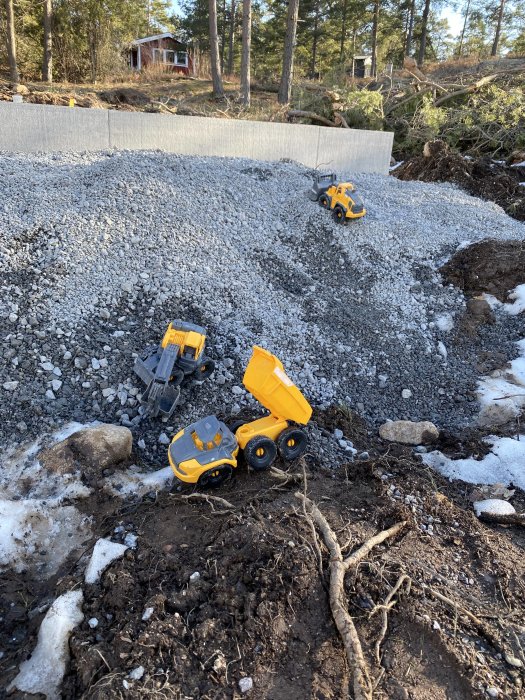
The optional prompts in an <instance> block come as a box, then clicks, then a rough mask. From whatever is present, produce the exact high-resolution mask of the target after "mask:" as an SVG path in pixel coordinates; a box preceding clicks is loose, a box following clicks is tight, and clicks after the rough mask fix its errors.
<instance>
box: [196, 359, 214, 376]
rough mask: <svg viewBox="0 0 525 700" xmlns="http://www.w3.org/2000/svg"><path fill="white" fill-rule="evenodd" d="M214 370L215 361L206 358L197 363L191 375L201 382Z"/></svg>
mask: <svg viewBox="0 0 525 700" xmlns="http://www.w3.org/2000/svg"><path fill="white" fill-rule="evenodd" d="M214 370H215V362H214V361H213V360H210V359H207V360H204V362H203V363H202V365H199V366H198V367H197V369H196V370H195V372H194V373H193V376H194V377H195V379H196V380H197V381H198V382H203V381H204V380H205V379H208V377H210V376H211V375H212V374H213V372H214Z"/></svg>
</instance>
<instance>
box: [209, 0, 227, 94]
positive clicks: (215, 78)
mask: <svg viewBox="0 0 525 700" xmlns="http://www.w3.org/2000/svg"><path fill="white" fill-rule="evenodd" d="M208 5H209V10H210V61H211V79H212V82H213V96H214V97H224V89H223V87H222V76H221V67H220V60H219V37H218V34H217V4H216V1H215V0H209V2H208Z"/></svg>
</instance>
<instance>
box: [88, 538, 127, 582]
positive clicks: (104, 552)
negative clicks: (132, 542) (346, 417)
mask: <svg viewBox="0 0 525 700" xmlns="http://www.w3.org/2000/svg"><path fill="white" fill-rule="evenodd" d="M126 549H128V548H127V546H126V545H125V544H119V543H118V542H112V541H111V540H106V539H104V538H101V539H100V540H97V542H96V544H95V546H94V547H93V553H92V554H91V559H90V560H89V564H88V565H87V568H86V575H85V581H86V583H96V582H97V581H98V580H99V578H100V576H101V575H102V573H103V572H104V571H105V570H106V569H107V567H108V566H109V565H110V564H111V562H112V561H115V559H120V557H121V556H122V555H123V554H124V552H125V551H126Z"/></svg>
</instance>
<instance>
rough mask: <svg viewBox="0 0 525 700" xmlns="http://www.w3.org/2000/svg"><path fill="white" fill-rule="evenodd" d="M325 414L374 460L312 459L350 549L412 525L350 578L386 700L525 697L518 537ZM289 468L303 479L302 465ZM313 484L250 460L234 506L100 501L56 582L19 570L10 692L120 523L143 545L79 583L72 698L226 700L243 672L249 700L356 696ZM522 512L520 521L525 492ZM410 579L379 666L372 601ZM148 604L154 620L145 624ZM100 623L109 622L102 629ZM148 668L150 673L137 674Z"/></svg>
mask: <svg viewBox="0 0 525 700" xmlns="http://www.w3.org/2000/svg"><path fill="white" fill-rule="evenodd" d="M316 420H317V422H318V424H319V425H320V426H322V427H323V428H324V429H327V430H330V431H333V430H334V429H335V428H336V427H340V428H341V429H342V430H343V432H344V433H345V436H347V437H348V438H349V439H353V440H354V443H355V445H356V447H358V448H359V449H365V448H367V449H368V450H369V453H370V459H369V460H367V461H357V462H353V463H349V464H347V465H343V466H341V467H340V468H337V469H335V470H333V469H332V468H331V465H321V464H319V463H318V462H317V461H316V460H315V459H314V458H313V457H312V458H308V457H307V458H306V460H305V474H306V477H307V484H306V489H307V493H308V496H309V497H310V498H311V499H312V500H313V501H315V502H316V503H317V504H318V506H319V508H320V509H321V511H322V512H323V513H324V515H325V516H326V518H327V519H328V521H329V522H330V524H331V526H332V528H333V529H334V531H335V533H336V534H337V536H338V538H339V541H340V543H341V545H342V546H343V547H344V553H347V552H350V551H352V550H354V549H355V548H356V547H357V546H358V545H359V544H361V543H362V542H363V541H365V540H366V539H367V538H368V537H370V536H371V535H373V534H375V533H376V532H377V531H379V530H381V529H383V528H386V527H389V526H391V525H392V524H394V523H395V522H398V521H401V520H406V521H407V526H406V528H405V529H404V531H403V532H402V533H401V534H400V535H399V536H398V537H397V538H396V539H395V540H392V541H389V542H387V543H386V544H385V545H382V546H378V547H377V548H375V549H374V550H373V552H372V554H371V555H370V556H369V557H368V558H367V559H366V560H365V562H364V563H363V564H361V566H360V567H359V569H358V570H357V572H355V573H354V574H352V575H348V576H347V579H346V583H345V595H346V598H347V602H348V609H349V611H350V614H351V615H352V616H353V618H354V620H355V623H356V625H357V629H358V632H359V634H360V637H361V641H362V643H363V647H364V650H365V654H366V657H367V660H368V662H369V664H370V669H371V672H372V675H373V677H374V678H375V679H376V680H377V690H376V695H375V696H376V697H377V698H389V699H391V700H395V699H396V698H400V699H403V698H411V699H413V700H426V699H428V700H430V699H432V700H441V699H443V700H445V698H448V699H451V698H453V699H455V700H456V699H457V700H459V699H463V698H465V699H467V698H483V697H488V695H487V689H497V690H498V692H499V697H500V698H519V697H523V691H522V683H523V681H524V680H525V677H524V668H523V665H524V664H525V657H524V655H523V647H524V646H525V627H524V626H523V619H524V613H525V576H524V574H525V563H524V560H523V546H524V545H525V538H524V535H523V532H522V531H520V530H519V529H517V528H515V527H502V526H488V525H486V524H483V523H481V522H480V521H478V520H477V518H476V517H475V516H474V515H473V512H472V505H471V501H470V499H469V495H470V494H471V493H472V490H473V487H472V486H471V485H467V484H463V483H461V482H454V483H453V484H451V483H448V482H447V481H445V480H444V479H442V478H441V477H440V476H439V475H437V474H435V473H434V472H432V471H430V470H429V469H428V468H426V467H424V466H423V465H422V464H421V463H420V462H419V461H418V460H417V458H415V457H413V456H412V453H411V450H410V449H408V448H404V447H401V446H393V445H386V444H383V443H381V441H379V440H378V439H376V438H374V437H373V436H372V435H371V434H370V433H369V432H368V431H367V428H366V425H365V424H364V423H363V422H362V420H361V419H359V418H358V417H357V416H355V415H354V414H352V413H351V412H349V411H341V410H339V409H331V410H330V411H328V412H326V413H324V414H318V415H317V416H316ZM475 443H476V437H475V436H474V435H470V436H468V435H467V436H465V438H464V440H463V441H461V440H458V439H457V438H454V439H452V438H451V437H450V436H447V435H444V436H443V437H442V439H441V442H440V445H439V446H440V447H442V448H445V447H447V448H448V451H449V452H451V453H455V454H458V455H459V454H462V453H463V452H467V451H469V452H470V451H472V449H473V448H475ZM479 451H480V452H481V451H482V447H481V446H480V450H479ZM279 466H283V465H282V464H281V465H279ZM292 469H294V470H295V471H296V472H298V473H302V467H301V465H300V464H295V465H293V467H292ZM303 489H304V483H303V481H302V479H301V481H300V482H299V483H294V482H292V481H290V482H288V483H285V484H282V483H281V482H280V481H277V480H275V479H274V478H272V477H271V476H270V475H269V474H268V473H265V474H250V473H248V472H247V470H246V468H245V467H244V466H240V468H239V470H238V472H237V473H236V474H235V476H234V478H233V480H232V481H231V482H229V483H228V484H226V485H224V486H223V487H222V488H221V489H219V490H216V491H213V492H210V493H211V495H213V496H219V497H222V498H224V499H227V501H229V502H230V503H231V504H232V506H233V509H231V510H224V509H223V507H222V505H220V504H218V503H216V502H213V501H211V502H210V503H207V502H203V501H199V502H195V503H193V502H189V501H188V500H187V499H185V498H184V496H186V495H189V493H191V490H190V491H182V492H179V491H176V490H174V491H172V492H171V493H166V492H163V493H156V494H153V493H152V494H149V495H148V496H146V497H145V498H143V499H141V500H140V501H136V502H134V501H133V500H131V501H127V502H123V501H121V500H118V499H113V498H109V497H107V496H104V495H101V494H100V493H99V494H98V495H95V496H93V497H91V499H90V500H88V501H86V502H84V506H83V508H84V509H85V510H86V512H89V513H94V514H95V518H96V523H97V524H96V528H95V530H96V534H95V536H94V538H93V540H92V541H91V542H88V543H86V550H85V553H84V557H83V558H80V559H79V556H78V553H77V554H76V555H75V557H73V558H72V559H70V560H69V561H68V562H67V563H66V565H65V566H64V567H63V568H62V570H61V571H60V572H59V575H58V576H56V577H54V578H53V579H51V580H49V581H47V582H42V581H38V580H31V578H30V577H29V576H27V575H23V576H22V575H20V576H18V575H14V574H12V575H7V576H4V577H3V579H2V583H1V612H0V615H1V616H2V617H3V623H2V626H1V630H0V647H1V648H2V649H4V650H5V655H4V657H3V658H2V659H1V660H0V665H1V666H0V669H1V670H0V674H1V675H0V686H1V687H5V686H6V685H7V683H8V682H9V681H10V680H11V679H12V678H13V677H14V675H15V674H16V669H17V666H18V665H19V663H20V662H21V661H23V660H24V659H25V658H27V657H28V655H29V654H30V652H31V650H32V648H33V647H34V644H35V635H36V633H37V631H38V627H39V624H40V622H41V620H42V618H43V615H44V614H45V610H46V604H47V605H48V604H49V603H50V602H51V601H52V599H53V598H54V597H55V596H56V595H58V594H59V593H61V592H65V591H66V590H69V589H71V588H72V587H73V586H75V585H79V582H80V581H81V580H82V575H83V571H84V568H85V563H86V557H87V555H88V554H89V553H90V550H91V548H92V546H93V544H94V542H95V539H96V537H98V536H109V535H111V536H112V537H113V539H118V538H119V536H123V535H119V534H118V530H117V533H116V532H115V528H119V527H120V528H121V526H123V527H124V530H125V531H126V532H134V533H135V534H137V535H138V542H137V548H136V549H135V550H128V552H127V553H126V556H125V557H124V558H123V559H122V560H120V561H117V562H115V563H114V564H113V565H112V566H110V567H109V569H108V570H107V571H106V572H105V574H104V575H103V576H102V579H101V582H100V583H99V584H95V585H91V586H85V587H84V591H85V600H84V606H83V610H84V615H85V619H84V622H83V623H81V624H80V625H79V627H77V629H76V630H75V631H74V633H73V635H72V637H71V640H70V647H71V652H72V661H71V664H70V666H69V668H68V671H67V674H66V677H65V680H64V684H63V697H64V698H90V699H95V698H96V699H97V700H102V699H106V698H108V699H109V698H119V697H122V698H124V697H126V698H145V697H153V696H155V697H162V698H203V699H209V700H212V699H213V700H219V699H221V700H222V699H223V698H224V699H226V698H228V699H231V698H238V697H240V696H241V693H240V690H239V686H238V682H239V680H240V679H241V678H243V677H244V676H249V677H251V678H252V679H253V690H251V691H250V692H249V693H248V694H247V696H248V697H257V698H265V699H268V700H294V699H297V700H304V699H305V698H316V699H319V700H321V699H323V700H331V699H333V700H335V699H339V698H343V697H347V696H348V687H349V681H350V674H349V669H348V666H347V662H346V660H345V655H344V650H343V647H342V644H341V641H340V639H339V636H338V633H337V631H336V628H335V626H334V623H333V621H332V617H331V613H330V608H329V604H328V589H327V587H328V574H327V565H328V557H327V551H326V549H325V547H324V546H323V544H322V543H320V547H321V550H322V558H323V561H322V564H320V562H319V561H318V558H317V554H316V544H315V542H314V539H313V535H312V530H311V527H310V525H309V524H308V523H307V521H306V520H305V517H304V513H303V511H302V508H301V505H300V502H299V500H298V499H297V497H296V496H295V495H294V494H295V492H296V491H297V490H301V491H302V490H303ZM514 505H515V506H516V508H517V510H523V509H525V497H524V495H523V494H518V495H517V496H516V497H515V498H514ZM195 572H198V573H199V577H198V580H196V581H193V582H192V581H190V576H191V575H192V574H194V573H195ZM401 574H406V575H407V576H408V577H409V578H410V580H411V581H412V584H411V585H408V582H405V583H404V584H403V586H402V587H401V592H400V594H399V596H395V598H394V600H395V601H396V602H395V605H394V606H393V607H392V609H391V611H390V612H389V615H388V631H387V633H386V636H385V641H384V644H383V645H382V646H381V650H380V656H379V662H378V661H377V659H376V656H375V650H374V647H375V642H376V640H377V639H378V636H379V633H380V628H381V623H382V619H381V613H380V612H379V611H378V610H375V606H377V605H379V604H381V603H382V601H383V600H384V598H385V596H386V595H387V594H388V592H389V591H390V589H391V587H392V586H393V585H394V584H395V583H396V581H397V580H398V578H399V576H400V575H401ZM193 578H195V577H193ZM422 584H424V585H426V586H429V587H430V588H431V589H432V590H434V591H437V592H438V593H441V594H442V595H444V596H447V597H449V598H451V599H452V600H453V601H454V604H455V605H456V606H457V607H455V608H454V607H451V606H450V605H447V604H444V603H443V602H442V601H440V600H438V599H437V598H436V597H434V596H433V595H432V594H431V593H430V592H429V589H425V588H424V586H422ZM147 608H153V613H152V615H151V617H150V618H149V619H148V620H143V619H142V617H143V614H144V611H145V610H146V609H147ZM465 611H469V612H470V613H471V614H473V615H474V616H475V617H476V620H477V622H473V621H472V618H469V617H468V616H466V614H465ZM91 618H97V620H98V621H99V624H98V626H97V627H96V628H95V629H92V628H91V627H90V626H89V625H88V620H89V619H91ZM140 666H142V667H143V668H144V674H143V676H142V678H141V679H140V680H132V679H130V678H129V675H128V674H129V673H130V671H132V670H133V669H136V668H137V667H140ZM126 686H127V687H126ZM491 692H494V691H493V690H492V691H491ZM11 697H13V698H17V699H18V698H28V697H29V696H27V695H23V694H21V693H17V692H15V693H14V694H13V695H12V696H11Z"/></svg>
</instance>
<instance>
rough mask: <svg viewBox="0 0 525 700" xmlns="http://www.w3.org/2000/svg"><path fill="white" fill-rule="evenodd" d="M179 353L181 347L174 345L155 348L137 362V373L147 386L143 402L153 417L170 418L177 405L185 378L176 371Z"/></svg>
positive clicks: (138, 358)
mask: <svg viewBox="0 0 525 700" xmlns="http://www.w3.org/2000/svg"><path fill="white" fill-rule="evenodd" d="M179 353H180V345H175V344H172V345H167V346H166V347H165V348H155V350H154V351H152V352H151V353H150V354H148V355H146V356H144V357H142V358H141V357H137V359H136V360H135V367H134V369H135V372H136V374H138V376H139V377H140V378H141V379H142V381H143V382H144V384H146V391H145V392H144V393H143V395H142V401H143V402H144V403H146V404H147V405H148V407H149V412H150V415H152V416H158V415H159V413H160V414H162V415H163V416H165V417H167V418H169V416H170V415H171V414H172V413H173V410H174V408H175V406H176V405H177V401H178V399H179V395H180V384H181V383H182V380H183V378H184V373H183V372H180V371H179V370H175V365H176V363H177V359H178V357H179ZM179 375H180V376H179ZM174 376H175V378H176V380H175V381H173V378H174Z"/></svg>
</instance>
